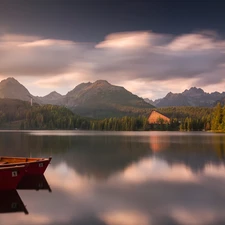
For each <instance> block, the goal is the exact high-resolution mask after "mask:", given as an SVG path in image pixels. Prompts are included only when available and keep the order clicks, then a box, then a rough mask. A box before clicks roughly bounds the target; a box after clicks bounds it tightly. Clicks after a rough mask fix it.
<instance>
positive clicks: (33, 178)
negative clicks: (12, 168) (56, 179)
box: [0, 175, 51, 214]
mask: <svg viewBox="0 0 225 225" xmlns="http://www.w3.org/2000/svg"><path fill="white" fill-rule="evenodd" d="M17 190H36V191H38V190H48V191H49V192H51V188H50V186H49V184H48V182H47V180H46V178H45V176H44V175H25V176H24V177H23V178H22V179H21V180H20V182H19V184H18V187H17ZM17 190H0V199H1V202H0V213H3V214H4V213H15V212H23V213H24V214H28V210H27V208H26V206H25V205H24V203H23V201H22V199H21V197H20V195H19V193H18V192H17Z"/></svg>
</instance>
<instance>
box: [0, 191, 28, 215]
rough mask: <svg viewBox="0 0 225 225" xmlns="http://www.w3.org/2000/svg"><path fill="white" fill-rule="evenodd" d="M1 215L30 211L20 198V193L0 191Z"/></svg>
mask: <svg viewBox="0 0 225 225" xmlns="http://www.w3.org/2000/svg"><path fill="white" fill-rule="evenodd" d="M0 199H1V202H0V213H15V212H24V213H25V214H28V211H27V209H26V207H25V205H24V203H23V201H22V199H21V198H20V196H19V194H18V192H17V191H16V190H15V189H14V190H0Z"/></svg>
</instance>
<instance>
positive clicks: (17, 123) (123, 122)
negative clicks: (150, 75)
mask: <svg viewBox="0 0 225 225" xmlns="http://www.w3.org/2000/svg"><path fill="white" fill-rule="evenodd" d="M151 110H152V109H149V111H148V112H147V111H145V110H144V111H142V112H140V114H139V116H132V117H131V116H124V117H110V118H105V119H92V118H85V117H81V116H79V115H76V114H74V113H73V112H72V111H71V110H69V109H67V108H65V107H63V106H54V105H38V104H33V105H32V106H31V105H30V103H29V102H24V101H21V100H15V99H0V129H12V127H13V129H82V130H109V131H113V130H115V131H120V130H121V131H132V130H180V131H201V130H213V131H225V107H222V106H221V105H220V104H218V105H217V106H216V107H215V108H207V107H165V108H157V111H159V112H160V113H162V114H164V115H166V116H167V117H169V118H170V120H171V123H170V124H167V125H165V124H163V123H161V124H158V125H154V126H152V125H149V124H148V116H149V115H150V113H151ZM12 125H13V126H12Z"/></svg>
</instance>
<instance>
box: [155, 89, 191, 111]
mask: <svg viewBox="0 0 225 225" xmlns="http://www.w3.org/2000/svg"><path fill="white" fill-rule="evenodd" d="M184 105H185V106H186V105H189V103H188V99H187V98H186V97H185V96H183V95H182V94H173V93H172V92H170V93H168V94H167V95H166V96H165V97H164V98H162V99H161V100H160V101H159V102H158V103H157V104H156V106H157V107H167V106H184Z"/></svg>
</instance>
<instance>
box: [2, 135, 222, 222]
mask: <svg viewBox="0 0 225 225" xmlns="http://www.w3.org/2000/svg"><path fill="white" fill-rule="evenodd" d="M0 152H1V155H8V156H26V157H29V156H32V157H49V156H52V157H53V159H52V162H51V164H50V165H49V167H48V168H47V170H46V172H45V176H44V177H42V178H41V179H42V180H41V181H40V183H39V184H38V185H39V187H40V190H38V191H37V190H35V189H28V190H24V189H23V188H21V189H18V190H17V191H14V192H13V193H0V195H1V196H3V197H4V199H9V198H12V197H13V196H15V198H16V199H17V200H18V199H19V200H18V201H20V204H22V205H23V206H25V207H26V208H25V209H26V210H27V212H25V210H24V209H22V210H21V211H20V212H15V211H16V210H13V209H15V208H16V207H17V205H16V204H11V206H10V207H11V209H12V211H14V212H12V213H5V212H4V207H3V205H4V202H3V200H2V203H0V210H1V214H0V224H4V225H21V224H23V225H33V224H35V225H36V224H41V225H42V224H43V225H72V224H73V225H74V224H75V225H167V224H168V225H179V224H180V225H192V224H194V225H195V224H196V225H199V224H200V225H201V224H202V225H203V224H204V225H216V224H218V225H221V224H225V163H224V162H225V134H213V133H206V132H89V131H87V132H86V131H25V132H16V131H15V132H13V131H1V132H0ZM46 185H47V187H46ZM1 199H2V198H1ZM4 201H7V200H4ZM1 205H2V206H1ZM17 211H19V210H17Z"/></svg>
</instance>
